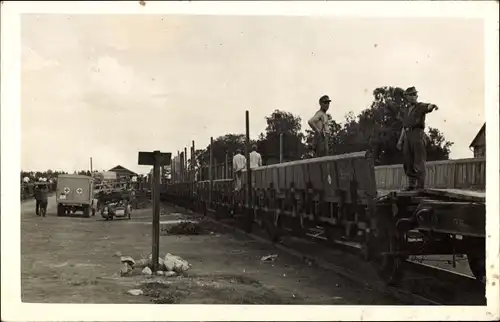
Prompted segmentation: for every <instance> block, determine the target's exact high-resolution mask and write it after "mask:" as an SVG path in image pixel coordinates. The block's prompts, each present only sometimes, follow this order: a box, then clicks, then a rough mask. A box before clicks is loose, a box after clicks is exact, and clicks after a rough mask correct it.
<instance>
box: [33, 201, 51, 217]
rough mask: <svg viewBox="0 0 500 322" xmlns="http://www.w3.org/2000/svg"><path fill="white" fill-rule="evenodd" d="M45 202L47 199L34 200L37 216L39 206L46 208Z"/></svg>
mask: <svg viewBox="0 0 500 322" xmlns="http://www.w3.org/2000/svg"><path fill="white" fill-rule="evenodd" d="M47 204H48V201H47V200H36V210H35V212H36V214H37V216H38V215H40V209H41V208H44V209H45V210H47Z"/></svg>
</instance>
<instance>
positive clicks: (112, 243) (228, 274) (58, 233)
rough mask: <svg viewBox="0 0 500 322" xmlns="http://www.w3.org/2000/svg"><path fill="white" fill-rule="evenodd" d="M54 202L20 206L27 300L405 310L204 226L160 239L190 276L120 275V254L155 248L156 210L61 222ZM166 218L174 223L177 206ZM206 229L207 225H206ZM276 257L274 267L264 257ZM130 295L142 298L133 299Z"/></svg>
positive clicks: (263, 246) (298, 262)
mask: <svg viewBox="0 0 500 322" xmlns="http://www.w3.org/2000/svg"><path fill="white" fill-rule="evenodd" d="M54 203H55V200H54V198H51V199H50V200H49V208H48V214H47V217H45V218H41V217H38V216H36V215H35V214H34V205H35V203H34V201H28V202H24V203H23V204H22V214H21V218H22V219H21V220H22V224H21V236H22V237H21V238H22V243H21V252H22V263H21V269H22V300H23V302H45V303H47V302H52V303H151V302H155V303H190V304H252V303H255V304H344V305H356V304H366V305H376V304H399V303H394V300H393V299H388V298H386V297H384V296H382V295H380V294H379V293H377V292H375V291H371V290H369V289H365V288H362V287H360V286H359V285H355V284H353V283H351V282H349V281H347V280H345V279H344V278H342V277H340V276H337V275H335V274H333V273H332V272H329V271H325V270H321V269H319V268H317V267H308V266H307V265H306V264H305V263H304V262H303V261H301V260H299V259H296V258H294V257H291V256H288V255H286V254H281V253H279V252H278V253H276V250H273V248H271V246H269V245H266V244H262V243H259V242H255V241H251V240H248V239H247V238H244V237H242V236H240V237H238V235H236V234H233V233H230V232H224V231H223V230H221V229H222V228H220V227H219V228H217V227H216V226H213V225H212V226H210V225H209V226H203V227H204V229H205V233H203V234H201V235H194V236H193V235H191V236H186V235H175V236H172V235H169V236H161V238H160V254H161V257H164V256H165V254H166V253H167V252H169V253H171V254H174V255H177V256H180V257H182V258H183V259H185V260H187V261H188V262H189V263H190V264H191V265H192V267H191V268H190V270H189V271H188V272H187V274H186V276H182V277H168V278H167V277H161V276H144V275H136V276H132V277H130V276H129V277H121V276H120V274H119V270H120V268H121V266H122V264H121V263H120V258H119V257H117V254H116V253H117V252H120V253H121V254H122V255H128V256H132V257H133V258H134V259H136V260H137V259H140V258H141V256H143V257H147V256H148V254H150V250H151V224H150V222H151V210H149V209H147V210H146V209H145V210H136V211H135V212H134V213H133V215H132V219H131V220H113V221H104V220H102V219H101V218H100V217H99V216H98V215H97V216H96V217H91V218H75V217H73V218H71V217H57V216H56V212H55V209H56V207H55V204H54ZM164 212H165V215H162V217H161V220H169V219H175V218H177V217H178V216H179V215H178V214H175V213H174V212H175V210H174V208H166V209H164ZM207 225H208V223H207ZM269 254H277V255H278V259H277V260H276V261H274V262H266V261H261V260H260V259H261V257H262V256H265V255H269ZM130 289H142V290H143V292H144V294H143V295H139V296H133V295H129V294H127V293H126V292H127V291H128V290H130Z"/></svg>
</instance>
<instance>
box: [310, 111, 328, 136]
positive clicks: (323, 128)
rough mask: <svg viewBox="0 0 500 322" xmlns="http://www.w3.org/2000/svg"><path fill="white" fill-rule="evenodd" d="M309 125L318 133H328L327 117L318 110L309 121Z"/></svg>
mask: <svg viewBox="0 0 500 322" xmlns="http://www.w3.org/2000/svg"><path fill="white" fill-rule="evenodd" d="M309 123H312V124H314V125H315V126H316V127H317V128H318V129H319V130H320V132H323V133H328V132H329V128H328V116H327V115H326V113H325V112H324V111H323V110H322V109H319V110H318V111H317V112H316V114H314V116H313V117H312V118H311V119H310V120H309Z"/></svg>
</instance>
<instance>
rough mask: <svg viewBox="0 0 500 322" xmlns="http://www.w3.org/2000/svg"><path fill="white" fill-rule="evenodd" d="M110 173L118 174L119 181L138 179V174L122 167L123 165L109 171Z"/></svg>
mask: <svg viewBox="0 0 500 322" xmlns="http://www.w3.org/2000/svg"><path fill="white" fill-rule="evenodd" d="M108 171H109V172H114V173H116V179H117V180H130V179H132V177H136V176H137V173H135V172H133V171H131V170H129V169H127V168H124V167H122V166H121V165H117V166H116V167H114V168H112V169H109V170H108Z"/></svg>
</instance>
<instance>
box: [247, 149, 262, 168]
mask: <svg viewBox="0 0 500 322" xmlns="http://www.w3.org/2000/svg"><path fill="white" fill-rule="evenodd" d="M261 166H262V157H261V156H260V153H259V152H257V151H252V152H250V168H252V169H253V168H258V167H261Z"/></svg>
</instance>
